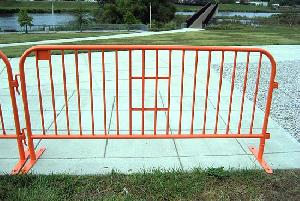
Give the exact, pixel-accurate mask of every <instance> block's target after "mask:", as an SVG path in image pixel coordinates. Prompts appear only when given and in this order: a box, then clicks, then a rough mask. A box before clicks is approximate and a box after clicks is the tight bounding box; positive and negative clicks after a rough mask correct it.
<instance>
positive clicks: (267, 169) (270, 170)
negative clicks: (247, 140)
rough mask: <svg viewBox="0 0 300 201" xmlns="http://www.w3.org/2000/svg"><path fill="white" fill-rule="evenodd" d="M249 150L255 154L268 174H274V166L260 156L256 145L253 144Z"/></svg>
mask: <svg viewBox="0 0 300 201" xmlns="http://www.w3.org/2000/svg"><path fill="white" fill-rule="evenodd" d="M249 150H250V151H251V153H252V154H253V155H254V156H255V158H256V160H257V161H258V162H259V164H260V165H261V167H262V168H264V170H265V171H266V172H267V173H268V174H272V173H273V170H272V168H271V167H270V166H269V165H268V163H267V162H266V161H265V160H264V159H263V158H262V157H261V158H260V157H259V155H258V150H257V149H256V148H255V147H253V146H249Z"/></svg>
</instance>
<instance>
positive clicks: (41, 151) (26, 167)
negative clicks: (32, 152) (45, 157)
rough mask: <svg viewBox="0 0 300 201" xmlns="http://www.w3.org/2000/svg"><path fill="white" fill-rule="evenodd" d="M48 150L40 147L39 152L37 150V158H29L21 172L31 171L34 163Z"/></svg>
mask: <svg viewBox="0 0 300 201" xmlns="http://www.w3.org/2000/svg"><path fill="white" fill-rule="evenodd" d="M45 150H46V148H44V147H43V148H40V149H39V150H38V151H37V152H36V160H31V159H29V160H28V162H27V163H26V165H25V166H24V168H23V169H22V170H21V172H22V173H23V174H26V173H28V172H29V170H30V169H31V168H32V167H33V166H34V164H35V163H36V162H37V160H38V159H39V158H40V157H41V155H42V154H43V153H44V151H45Z"/></svg>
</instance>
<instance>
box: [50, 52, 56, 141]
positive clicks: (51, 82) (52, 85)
mask: <svg viewBox="0 0 300 201" xmlns="http://www.w3.org/2000/svg"><path fill="white" fill-rule="evenodd" d="M49 68H50V84H51V97H52V108H53V119H54V129H55V135H57V122H56V107H55V89H54V82H53V69H52V61H51V56H50V58H49Z"/></svg>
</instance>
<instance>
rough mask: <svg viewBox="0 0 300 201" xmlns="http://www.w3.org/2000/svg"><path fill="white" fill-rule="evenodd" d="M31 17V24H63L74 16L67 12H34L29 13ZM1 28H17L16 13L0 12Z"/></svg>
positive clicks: (18, 27) (72, 19)
mask: <svg viewBox="0 0 300 201" xmlns="http://www.w3.org/2000/svg"><path fill="white" fill-rule="evenodd" d="M29 15H30V16H32V18H33V22H32V24H33V25H65V24H68V23H70V22H71V21H74V16H73V15H71V14H69V13H54V14H53V15H52V14H51V13H35V14H29ZM0 29H1V30H19V29H20V26H19V23H18V16H17V14H0Z"/></svg>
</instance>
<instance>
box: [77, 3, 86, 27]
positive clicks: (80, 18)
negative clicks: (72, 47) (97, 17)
mask: <svg viewBox="0 0 300 201" xmlns="http://www.w3.org/2000/svg"><path fill="white" fill-rule="evenodd" d="M74 16H75V21H76V23H77V25H78V27H79V30H80V32H82V26H83V25H84V24H86V23H87V22H88V13H87V11H86V10H85V9H84V8H83V6H82V5H80V6H79V7H78V8H77V9H76V10H75V11H74Z"/></svg>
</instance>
